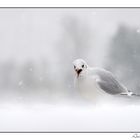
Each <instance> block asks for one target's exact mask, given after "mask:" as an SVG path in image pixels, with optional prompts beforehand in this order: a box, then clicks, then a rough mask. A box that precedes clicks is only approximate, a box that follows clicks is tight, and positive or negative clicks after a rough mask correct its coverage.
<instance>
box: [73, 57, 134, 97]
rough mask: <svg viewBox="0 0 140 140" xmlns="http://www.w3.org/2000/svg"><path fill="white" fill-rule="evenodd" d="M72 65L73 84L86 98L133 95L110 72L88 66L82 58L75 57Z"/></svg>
mask: <svg viewBox="0 0 140 140" xmlns="http://www.w3.org/2000/svg"><path fill="white" fill-rule="evenodd" d="M73 65H74V71H75V73H76V75H75V80H74V85H75V87H76V89H78V91H80V92H81V93H82V94H84V95H85V96H86V97H87V98H91V97H93V98H95V97H100V96H102V95H109V96H110V95H111V96H112V95H126V96H132V95H133V92H131V91H129V90H128V89H127V88H126V87H125V86H124V85H123V84H121V83H120V82H119V81H118V80H117V79H116V77H115V76H114V75H113V74H112V73H111V72H109V71H107V70H105V69H103V68H98V67H89V66H88V64H87V63H86V62H85V61H84V60H83V59H76V60H75V61H74V62H73Z"/></svg>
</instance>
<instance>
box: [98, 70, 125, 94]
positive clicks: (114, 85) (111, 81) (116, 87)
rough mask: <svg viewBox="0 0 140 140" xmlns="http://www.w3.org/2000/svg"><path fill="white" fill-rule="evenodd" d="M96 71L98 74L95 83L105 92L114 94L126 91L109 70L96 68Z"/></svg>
mask: <svg viewBox="0 0 140 140" xmlns="http://www.w3.org/2000/svg"><path fill="white" fill-rule="evenodd" d="M96 73H97V75H98V76H99V79H97V84H98V85H99V87H100V88H101V89H102V90H103V91H105V92H106V93H109V94H113V95H115V94H120V93H125V92H127V89H126V88H125V87H124V86H123V85H121V84H120V83H119V82H118V81H117V80H116V78H115V77H114V76H113V75H112V73H110V72H109V71H106V70H97V71H96Z"/></svg>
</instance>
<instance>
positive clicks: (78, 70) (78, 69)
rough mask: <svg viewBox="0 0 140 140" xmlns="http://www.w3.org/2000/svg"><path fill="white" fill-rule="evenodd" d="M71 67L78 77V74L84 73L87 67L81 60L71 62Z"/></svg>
mask: <svg viewBox="0 0 140 140" xmlns="http://www.w3.org/2000/svg"><path fill="white" fill-rule="evenodd" d="M73 66H74V70H75V72H76V74H77V76H79V74H80V73H81V72H82V71H85V70H86V69H87V67H88V65H87V63H86V62H85V61H84V60H83V59H76V60H75V61H74V62H73Z"/></svg>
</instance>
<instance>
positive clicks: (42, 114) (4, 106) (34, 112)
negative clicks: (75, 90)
mask: <svg viewBox="0 0 140 140" xmlns="http://www.w3.org/2000/svg"><path fill="white" fill-rule="evenodd" d="M139 122H140V106H139V105H138V104H137V105H136V104H119V103H116V104H114V103H108V104H105V103H102V104H96V105H95V104H92V103H89V102H87V103H83V102H80V101H79V100H77V101H76V100H75V101H72V100H65V102H62V100H60V101H59V102H50V103H41V102H40V103H39V102H34V103H24V102H23V103H20V102H15V103H14V102H13V103H6V102H4V103H1V105H0V131H1V132H3V131H12V132H13V131H16V132H18V131H26V132H27V131H30V132H31V131H33V132H36V131H38V132H39V131H41V132H52V131H53V132H54V131H55V132H56V131H57V132H60V131H61V132H62V131H63V132H67V131H72V132H79V131H80V132H82V131H84V132H85V131H88V132H89V131H92V132H97V131H98V132H99V131H100V132H101V131H104V132H108V131H110V132H112V131H113V132H114V131H115V132H116V131H119V132H120V131H139V130H140V125H139Z"/></svg>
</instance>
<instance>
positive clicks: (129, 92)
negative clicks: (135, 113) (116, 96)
mask: <svg viewBox="0 0 140 140" xmlns="http://www.w3.org/2000/svg"><path fill="white" fill-rule="evenodd" d="M121 95H126V96H129V97H131V96H139V97H140V95H139V94H136V93H133V92H132V91H131V90H128V91H127V92H126V93H121Z"/></svg>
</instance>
